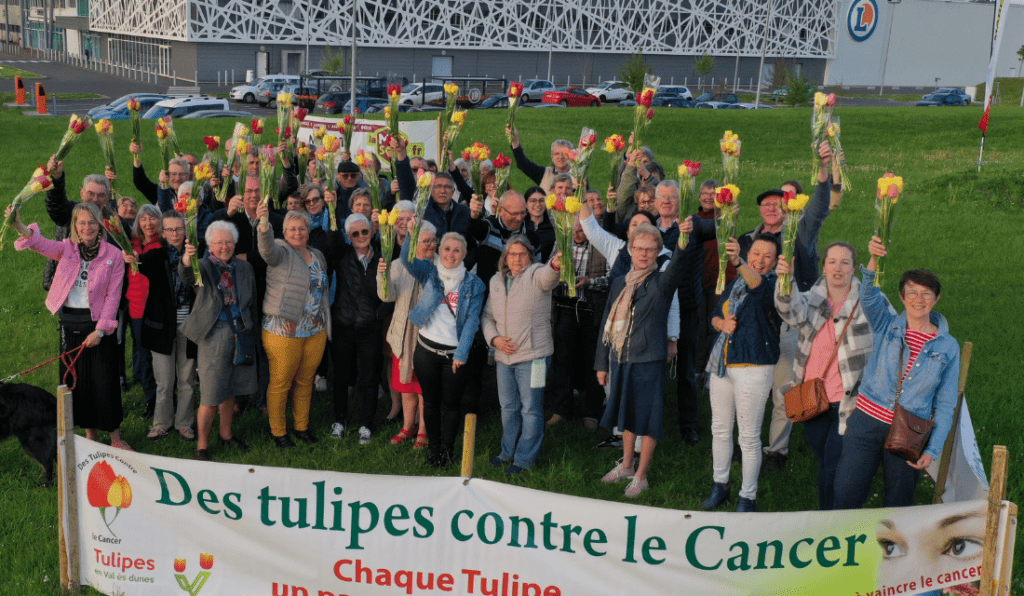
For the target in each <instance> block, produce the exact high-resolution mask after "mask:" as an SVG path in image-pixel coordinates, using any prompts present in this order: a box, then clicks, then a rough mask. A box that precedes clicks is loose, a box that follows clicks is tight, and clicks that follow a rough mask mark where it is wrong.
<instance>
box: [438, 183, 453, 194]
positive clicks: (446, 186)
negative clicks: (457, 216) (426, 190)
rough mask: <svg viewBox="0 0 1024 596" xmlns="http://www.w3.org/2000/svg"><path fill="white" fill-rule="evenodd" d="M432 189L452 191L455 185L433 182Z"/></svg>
mask: <svg viewBox="0 0 1024 596" xmlns="http://www.w3.org/2000/svg"><path fill="white" fill-rule="evenodd" d="M434 190H436V191H440V192H452V191H453V190H455V187H454V186H452V185H450V184H435V185H434Z"/></svg>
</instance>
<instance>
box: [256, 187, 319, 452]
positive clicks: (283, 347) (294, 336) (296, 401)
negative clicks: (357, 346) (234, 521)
mask: <svg viewBox="0 0 1024 596" xmlns="http://www.w3.org/2000/svg"><path fill="white" fill-rule="evenodd" d="M268 211H269V209H268V208H267V204H266V203H260V206H259V207H257V209H256V215H258V216H260V217H261V218H262V217H263V216H264V215H266V214H267V213H268ZM257 229H258V233H259V236H258V237H257V242H258V243H259V250H260V256H262V257H263V260H264V261H266V262H267V291H266V294H265V295H264V297H263V346H264V348H265V349H266V351H267V359H268V360H269V361H270V386H269V387H268V389H267V412H268V414H269V415H270V434H271V436H272V437H273V438H274V443H275V444H276V445H277V446H278V448H281V449H287V448H289V447H294V446H295V443H294V442H292V440H291V438H290V437H289V436H288V429H287V421H286V420H285V406H286V405H287V402H288V396H289V395H291V398H292V415H293V416H294V421H293V423H294V425H295V438H297V439H298V440H300V441H302V442H303V443H306V444H308V445H313V444H315V443H316V442H317V439H316V437H315V436H313V434H312V433H310V432H309V404H310V401H311V400H312V397H313V376H314V375H316V369H317V366H319V365H320V360H321V359H322V358H323V355H324V347H325V346H326V345H327V335H328V333H329V332H330V318H329V313H330V303H329V301H328V287H329V284H328V281H327V259H326V258H324V255H323V253H321V252H320V251H319V250H317V249H315V248H312V247H310V246H309V229H310V219H309V214H308V213H306V212H304V211H289V212H287V213H286V214H285V216H284V223H283V224H281V229H282V233H283V236H284V239H283V240H274V230H273V229H272V228H271V226H270V222H269V221H261V222H260V225H259V226H258V228H257Z"/></svg>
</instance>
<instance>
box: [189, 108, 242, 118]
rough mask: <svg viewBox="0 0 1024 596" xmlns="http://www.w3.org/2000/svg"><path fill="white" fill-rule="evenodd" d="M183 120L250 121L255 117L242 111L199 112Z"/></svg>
mask: <svg viewBox="0 0 1024 596" xmlns="http://www.w3.org/2000/svg"><path fill="white" fill-rule="evenodd" d="M181 118H182V119H183V120H194V119H196V118H240V119H242V120H252V119H253V118H255V116H254V115H253V114H252V113H251V112H246V111H243V110H199V111H198V112H192V113H191V114H186V115H185V116H182V117H181Z"/></svg>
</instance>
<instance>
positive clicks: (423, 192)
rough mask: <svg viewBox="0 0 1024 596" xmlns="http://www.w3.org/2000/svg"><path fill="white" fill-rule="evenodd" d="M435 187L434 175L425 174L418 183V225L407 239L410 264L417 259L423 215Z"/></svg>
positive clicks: (410, 231)
mask: <svg viewBox="0 0 1024 596" xmlns="http://www.w3.org/2000/svg"><path fill="white" fill-rule="evenodd" d="M433 185H434V175H433V174H431V173H430V172H424V173H423V175H422V176H420V177H419V179H418V180H417V181H416V225H414V226H413V227H412V229H411V230H409V235H408V237H407V238H406V241H407V242H410V243H411V244H409V258H408V260H409V262H410V263H412V262H413V259H415V258H416V246H417V244H418V243H419V241H420V226H421V225H423V214H424V213H426V211H427V203H428V202H430V189H431V187H432V186H433Z"/></svg>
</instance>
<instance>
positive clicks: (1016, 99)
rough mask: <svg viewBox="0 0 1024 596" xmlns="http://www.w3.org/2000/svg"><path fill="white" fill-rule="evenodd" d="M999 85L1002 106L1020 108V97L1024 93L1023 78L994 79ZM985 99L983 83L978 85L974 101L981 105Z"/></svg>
mask: <svg viewBox="0 0 1024 596" xmlns="http://www.w3.org/2000/svg"><path fill="white" fill-rule="evenodd" d="M995 82H996V83H999V96H1000V97H1001V98H1002V104H1001V105H1004V106H1020V96H1021V93H1022V92H1024V78H1022V77H996V80H995ZM984 98H985V81H982V82H981V83H979V84H978V91H977V93H976V94H975V97H974V101H975V102H978V103H979V104H981V102H982V101H983V100H984Z"/></svg>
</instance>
